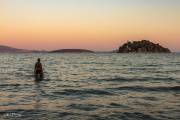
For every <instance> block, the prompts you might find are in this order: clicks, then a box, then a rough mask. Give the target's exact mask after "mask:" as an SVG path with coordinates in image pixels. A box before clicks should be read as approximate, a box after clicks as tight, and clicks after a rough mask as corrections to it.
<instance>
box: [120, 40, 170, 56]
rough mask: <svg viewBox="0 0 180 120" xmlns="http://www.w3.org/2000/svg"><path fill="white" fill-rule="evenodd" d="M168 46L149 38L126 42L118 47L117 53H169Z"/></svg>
mask: <svg viewBox="0 0 180 120" xmlns="http://www.w3.org/2000/svg"><path fill="white" fill-rule="evenodd" d="M170 52H171V51H170V50H169V49H168V48H165V47H162V46H161V45H159V44H155V43H152V42H150V41H149V40H141V41H133V42H127V43H125V44H124V45H122V46H121V47H119V50H118V53H170Z"/></svg>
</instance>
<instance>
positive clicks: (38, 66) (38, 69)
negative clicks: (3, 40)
mask: <svg viewBox="0 0 180 120" xmlns="http://www.w3.org/2000/svg"><path fill="white" fill-rule="evenodd" d="M34 74H35V75H36V77H37V76H38V75H40V77H42V76H43V67H42V64H41V59H40V58H38V59H37V62H36V64H35V67H34Z"/></svg>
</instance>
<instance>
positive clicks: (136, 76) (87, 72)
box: [0, 53, 180, 120]
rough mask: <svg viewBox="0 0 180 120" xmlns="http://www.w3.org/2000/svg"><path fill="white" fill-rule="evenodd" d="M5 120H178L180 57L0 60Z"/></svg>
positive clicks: (31, 56)
mask: <svg viewBox="0 0 180 120" xmlns="http://www.w3.org/2000/svg"><path fill="white" fill-rule="evenodd" d="M38 57H40V58H42V63H43V66H44V71H45V73H44V74H45V76H44V79H43V80H42V81H39V82H36V81H35V79H34V76H33V68H34V63H35V62H36V59H37V58H38ZM0 119H2V120H3V119H5V120H9V119H13V120H14V119H17V120H32V119H33V120H61V119H63V120H121V119H122V120H178V119H180V54H175V53H172V54H0Z"/></svg>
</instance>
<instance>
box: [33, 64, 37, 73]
mask: <svg viewBox="0 0 180 120" xmlns="http://www.w3.org/2000/svg"><path fill="white" fill-rule="evenodd" d="M36 66H37V63H36V64H35V66H34V74H36Z"/></svg>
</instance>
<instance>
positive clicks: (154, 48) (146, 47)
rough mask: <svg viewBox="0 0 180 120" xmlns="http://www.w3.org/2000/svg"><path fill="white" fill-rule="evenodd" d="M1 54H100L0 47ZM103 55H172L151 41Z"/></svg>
mask: <svg viewBox="0 0 180 120" xmlns="http://www.w3.org/2000/svg"><path fill="white" fill-rule="evenodd" d="M0 53H99V52H94V51H91V50H86V49H59V50H53V51H40V50H26V49H18V48H13V47H9V46H4V45H0ZM103 53H171V51H170V50H169V49H168V48H165V47H162V46H161V45H159V44H155V43H153V42H150V41H149V40H141V41H133V42H127V43H125V44H123V45H122V46H120V47H119V49H116V50H114V51H111V52H103Z"/></svg>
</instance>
